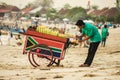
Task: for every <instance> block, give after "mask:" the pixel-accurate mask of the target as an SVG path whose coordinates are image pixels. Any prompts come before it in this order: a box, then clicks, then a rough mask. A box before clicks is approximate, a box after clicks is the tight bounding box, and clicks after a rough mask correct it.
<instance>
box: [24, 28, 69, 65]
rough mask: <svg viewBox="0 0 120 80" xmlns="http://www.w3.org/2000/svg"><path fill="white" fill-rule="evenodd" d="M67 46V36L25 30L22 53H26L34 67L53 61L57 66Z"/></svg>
mask: <svg viewBox="0 0 120 80" xmlns="http://www.w3.org/2000/svg"><path fill="white" fill-rule="evenodd" d="M67 47H68V39H67V38H61V37H58V36H53V35H49V34H44V33H40V32H36V31H34V30H27V32H26V40H25V45H24V49H23V53H28V59H29V62H30V63H31V64H32V66H34V67H37V66H41V65H46V66H51V65H53V64H54V63H55V64H56V65H57V66H59V64H60V60H62V59H64V56H65V51H66V48H67Z"/></svg>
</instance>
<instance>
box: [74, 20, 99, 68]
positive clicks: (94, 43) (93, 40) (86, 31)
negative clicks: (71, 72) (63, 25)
mask: <svg viewBox="0 0 120 80" xmlns="http://www.w3.org/2000/svg"><path fill="white" fill-rule="evenodd" d="M75 25H77V27H78V28H80V29H82V35H81V36H82V37H83V36H86V37H85V38H84V39H82V40H81V41H79V42H84V41H86V40H88V39H90V47H89V49H88V55H87V58H86V60H85V62H84V64H81V65H80V66H79V67H89V66H91V64H92V61H93V59H94V56H95V53H96V51H97V48H98V46H99V44H100V42H101V36H100V33H99V31H98V29H97V28H96V26H94V25H92V24H90V23H85V22H83V20H78V21H77V22H76V24H75ZM81 36H77V37H81Z"/></svg>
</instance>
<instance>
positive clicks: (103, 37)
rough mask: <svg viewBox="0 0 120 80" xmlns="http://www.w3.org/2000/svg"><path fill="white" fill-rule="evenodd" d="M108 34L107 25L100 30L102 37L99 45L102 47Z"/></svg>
mask: <svg viewBox="0 0 120 80" xmlns="http://www.w3.org/2000/svg"><path fill="white" fill-rule="evenodd" d="M108 34H109V32H108V28H107V25H104V27H103V28H102V30H101V35H102V43H101V45H102V46H103V47H105V45H106V39H107V36H108Z"/></svg>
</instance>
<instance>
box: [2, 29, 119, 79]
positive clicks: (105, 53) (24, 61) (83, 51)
mask: <svg viewBox="0 0 120 80" xmlns="http://www.w3.org/2000/svg"><path fill="white" fill-rule="evenodd" d="M109 32H110V35H109V37H108V39H107V44H106V47H101V46H99V48H98V50H97V53H96V55H95V58H94V61H93V63H92V65H91V66H90V67H78V66H79V65H80V64H82V63H84V60H85V58H86V56H87V50H88V48H79V47H78V46H77V47H71V48H68V49H67V52H66V53H65V58H64V59H63V60H61V63H60V67H55V66H52V67H51V69H50V70H41V69H40V68H39V67H37V68H34V67H33V66H32V65H31V64H30V63H29V61H28V56H27V54H24V55H23V48H24V45H22V46H16V45H15V44H14V45H11V46H7V45H2V46H0V80H120V28H115V29H113V28H111V29H109ZM12 42H13V43H14V41H12Z"/></svg>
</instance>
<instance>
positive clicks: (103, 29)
mask: <svg viewBox="0 0 120 80" xmlns="http://www.w3.org/2000/svg"><path fill="white" fill-rule="evenodd" d="M101 35H102V39H103V38H106V37H107V35H108V28H104V27H103V28H102V31H101Z"/></svg>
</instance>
